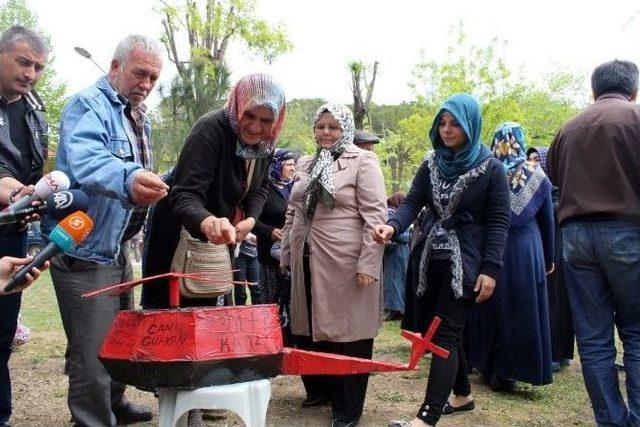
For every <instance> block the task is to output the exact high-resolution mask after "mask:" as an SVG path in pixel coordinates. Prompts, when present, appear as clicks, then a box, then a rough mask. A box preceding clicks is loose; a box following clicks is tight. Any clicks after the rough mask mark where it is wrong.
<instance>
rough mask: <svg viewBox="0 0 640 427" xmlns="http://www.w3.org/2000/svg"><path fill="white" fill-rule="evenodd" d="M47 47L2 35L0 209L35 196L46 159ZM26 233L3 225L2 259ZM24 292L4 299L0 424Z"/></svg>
mask: <svg viewBox="0 0 640 427" xmlns="http://www.w3.org/2000/svg"><path fill="white" fill-rule="evenodd" d="M47 55H48V48H47V45H46V42H45V41H44V40H43V39H42V37H40V36H39V35H38V34H36V33H34V32H33V31H31V30H28V29H26V28H24V27H21V26H13V27H11V28H9V29H7V30H6V31H5V32H4V33H2V36H0V208H4V207H5V206H7V205H9V204H11V203H13V202H15V201H17V200H18V199H19V198H21V197H23V196H25V195H27V194H30V193H31V192H32V191H33V184H35V183H36V182H37V181H38V180H39V179H40V178H41V177H42V168H43V166H44V162H45V160H46V159H47V141H48V140H47V134H48V126H47V123H46V121H45V118H44V114H43V111H44V107H43V105H42V101H40V98H39V97H38V95H37V94H36V93H35V91H33V88H34V86H35V84H36V83H37V82H38V80H39V79H40V77H41V76H42V72H43V71H44V67H45V64H46V63H47ZM26 252H27V232H26V229H24V227H22V226H13V225H8V226H2V227H0V256H5V255H9V256H14V257H23V256H25V254H26ZM21 296H22V294H21V293H15V294H11V295H4V296H0V426H5V425H7V423H8V422H9V418H10V417H11V380H10V377H9V368H8V362H9V357H10V355H11V343H12V342H13V337H14V335H15V332H16V326H17V321H18V313H19V312H20V301H21Z"/></svg>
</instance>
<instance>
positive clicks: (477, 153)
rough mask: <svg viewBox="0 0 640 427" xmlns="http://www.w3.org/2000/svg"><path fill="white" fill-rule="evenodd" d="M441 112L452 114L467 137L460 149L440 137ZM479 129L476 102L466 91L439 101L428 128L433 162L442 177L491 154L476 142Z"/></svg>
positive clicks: (449, 177)
mask: <svg viewBox="0 0 640 427" xmlns="http://www.w3.org/2000/svg"><path fill="white" fill-rule="evenodd" d="M443 113H449V114H451V115H452V116H453V117H455V119H456V121H457V122H458V124H459V125H460V126H461V127H462V129H463V130H464V133H465V135H466V136H467V142H466V144H465V146H464V148H463V149H462V150H460V151H458V152H454V151H453V150H451V149H449V148H447V146H446V145H445V144H444V142H443V141H442V138H441V137H440V132H439V125H440V117H441V116H442V114H443ZM481 130H482V115H481V114H480V105H479V104H478V101H476V100H475V98H474V97H472V96H471V95H469V94H466V93H456V94H455V95H452V96H450V97H449V98H448V99H447V100H446V101H445V102H444V104H442V106H441V107H440V110H439V111H438V114H436V117H435V119H434V120H433V124H432V125H431V130H430V131H429V137H430V138H431V144H432V145H433V149H434V150H435V160H436V164H437V165H438V171H439V172H440V176H441V177H442V178H444V179H445V180H447V181H452V180H454V179H456V178H458V177H459V176H460V175H462V174H464V173H466V172H467V171H469V170H470V169H471V168H472V167H473V166H474V165H475V164H476V163H477V162H478V161H479V160H485V159H486V158H487V157H489V156H490V155H491V152H490V151H489V149H488V148H487V147H485V146H484V145H482V143H481V142H480V132H481Z"/></svg>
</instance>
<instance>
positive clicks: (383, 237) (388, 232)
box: [371, 224, 395, 245]
mask: <svg viewBox="0 0 640 427" xmlns="http://www.w3.org/2000/svg"><path fill="white" fill-rule="evenodd" d="M394 232H395V230H394V229H393V227H392V226H390V225H387V224H378V225H376V226H375V227H373V231H372V232H371V237H373V240H375V241H376V242H378V243H380V244H381V245H384V244H385V243H387V242H388V241H389V239H391V238H392V237H393V233H394Z"/></svg>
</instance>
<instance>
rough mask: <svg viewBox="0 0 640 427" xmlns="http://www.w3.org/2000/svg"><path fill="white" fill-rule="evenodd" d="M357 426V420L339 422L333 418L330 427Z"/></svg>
mask: <svg viewBox="0 0 640 427" xmlns="http://www.w3.org/2000/svg"><path fill="white" fill-rule="evenodd" d="M357 425H358V420H352V421H340V420H338V419H337V418H334V419H333V421H332V422H331V427H356V426H357Z"/></svg>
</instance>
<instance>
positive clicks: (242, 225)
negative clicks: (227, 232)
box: [236, 217, 256, 243]
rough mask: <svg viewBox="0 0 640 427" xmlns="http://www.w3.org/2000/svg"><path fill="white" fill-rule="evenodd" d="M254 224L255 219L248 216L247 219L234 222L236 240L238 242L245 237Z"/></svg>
mask: <svg viewBox="0 0 640 427" xmlns="http://www.w3.org/2000/svg"><path fill="white" fill-rule="evenodd" d="M255 225H256V220H255V219H253V218H251V217H249V218H247V219H243V220H242V221H240V222H239V223H237V224H236V242H237V243H240V242H242V241H243V240H244V238H245V237H247V234H249V233H250V232H251V230H253V227H255Z"/></svg>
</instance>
